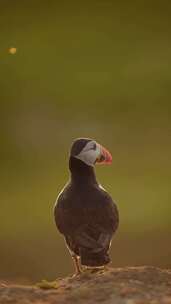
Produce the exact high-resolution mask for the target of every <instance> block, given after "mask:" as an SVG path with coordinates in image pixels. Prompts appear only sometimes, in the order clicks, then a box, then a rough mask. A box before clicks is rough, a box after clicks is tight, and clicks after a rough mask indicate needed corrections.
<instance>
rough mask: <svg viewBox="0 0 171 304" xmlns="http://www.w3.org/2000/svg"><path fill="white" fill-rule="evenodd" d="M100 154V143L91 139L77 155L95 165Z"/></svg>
mask: <svg viewBox="0 0 171 304" xmlns="http://www.w3.org/2000/svg"><path fill="white" fill-rule="evenodd" d="M99 155H100V145H99V144H98V143H96V141H94V140H92V141H89V142H88V143H87V144H86V146H85V147H84V148H83V149H82V151H81V152H80V153H79V154H78V155H76V156H75V157H76V158H78V159H80V160H82V161H83V162H84V163H85V164H87V165H88V166H94V164H95V161H96V159H97V158H98V157H99Z"/></svg>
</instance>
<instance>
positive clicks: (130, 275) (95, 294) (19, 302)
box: [0, 266, 171, 304]
mask: <svg viewBox="0 0 171 304" xmlns="http://www.w3.org/2000/svg"><path fill="white" fill-rule="evenodd" d="M58 303H59V304H72V303H73V304H77V303H78V304H84V303H86V304H96V303H101V304H103V303H104V304H113V303H114V304H171V270H164V269H159V268H155V267H147V266H144V267H127V268H109V269H107V270H103V271H102V270H101V271H98V272H91V271H88V270H87V271H86V272H85V273H83V274H81V275H79V276H77V277H67V278H64V279H59V280H58V279H57V280H56V281H54V282H47V281H45V280H43V281H42V282H41V283H39V284H37V286H22V285H5V284H1V285H0V304H58Z"/></svg>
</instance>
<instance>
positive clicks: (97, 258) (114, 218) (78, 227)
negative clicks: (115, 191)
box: [54, 138, 119, 275]
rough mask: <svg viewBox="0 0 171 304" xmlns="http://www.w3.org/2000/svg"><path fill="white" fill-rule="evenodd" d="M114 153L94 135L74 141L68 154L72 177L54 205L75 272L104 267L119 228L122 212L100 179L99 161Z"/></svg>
mask: <svg viewBox="0 0 171 304" xmlns="http://www.w3.org/2000/svg"><path fill="white" fill-rule="evenodd" d="M111 163H112V155H111V153H110V152H109V151H108V150H107V149H106V148H104V147H103V146H102V145H101V144H99V143H98V142H96V141H95V140H93V139H89V138H78V139H76V140H74V141H73V143H72V146H71V149H70V155H69V170H70V179H69V181H68V182H67V184H66V185H65V187H64V188H63V189H62V191H61V192H60V193H59V195H58V197H57V200H56V202H55V206H54V217H55V223H56V226H57V229H58V230H59V232H60V233H61V234H62V235H63V236H64V239H65V242H66V245H67V248H68V249H69V252H70V254H71V257H72V259H73V261H74V265H75V270H76V273H75V274H76V275H77V274H80V273H81V272H83V270H85V269H99V268H104V267H105V266H106V265H107V264H109V263H110V262H111V260H110V256H109V249H110V245H111V241H112V237H113V235H114V233H115V231H116V230H117V228H118V224H119V213H118V209H117V206H116V203H115V202H114V201H113V199H112V197H111V196H110V194H109V193H108V192H107V191H106V190H105V189H104V188H103V187H102V186H101V185H100V184H99V183H98V181H97V179H96V174H95V169H94V167H95V165H96V164H111Z"/></svg>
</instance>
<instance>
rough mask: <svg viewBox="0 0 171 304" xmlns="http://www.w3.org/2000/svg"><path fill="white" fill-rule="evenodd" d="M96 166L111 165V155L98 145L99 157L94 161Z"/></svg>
mask: <svg viewBox="0 0 171 304" xmlns="http://www.w3.org/2000/svg"><path fill="white" fill-rule="evenodd" d="M96 163H98V164H107V165H110V164H111V163H112V155H111V154H110V152H109V151H108V150H107V149H106V148H104V147H103V146H101V145H100V155H99V157H98V158H97V160H96Z"/></svg>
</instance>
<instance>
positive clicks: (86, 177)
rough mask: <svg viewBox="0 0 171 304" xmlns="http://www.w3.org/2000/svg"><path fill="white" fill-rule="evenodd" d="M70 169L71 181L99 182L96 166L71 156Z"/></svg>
mask: <svg viewBox="0 0 171 304" xmlns="http://www.w3.org/2000/svg"><path fill="white" fill-rule="evenodd" d="M69 169H70V171H71V182H73V183H74V184H77V185H80V186H81V185H91V184H97V180H96V175H95V171H94V168H93V167H91V166H88V165H86V164H85V163H83V162H82V161H81V160H79V159H77V158H74V157H72V156H71V157H70V159H69Z"/></svg>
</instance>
